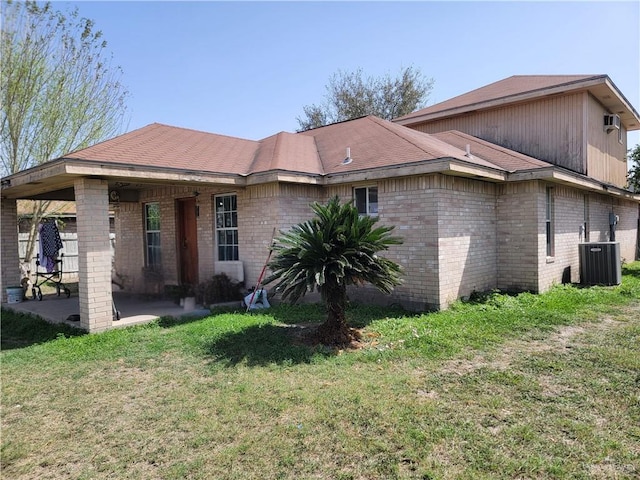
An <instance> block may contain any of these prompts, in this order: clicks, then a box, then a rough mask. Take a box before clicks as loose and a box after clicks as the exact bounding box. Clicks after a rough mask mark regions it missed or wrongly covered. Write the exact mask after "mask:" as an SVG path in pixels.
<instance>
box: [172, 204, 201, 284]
mask: <svg viewBox="0 0 640 480" xmlns="http://www.w3.org/2000/svg"><path fill="white" fill-rule="evenodd" d="M177 215H178V218H177V227H178V228H177V234H178V238H177V241H178V272H179V274H180V283H181V284H190V285H195V284H197V283H198V229H197V219H196V199H195V198H193V197H192V198H180V199H178V202H177Z"/></svg>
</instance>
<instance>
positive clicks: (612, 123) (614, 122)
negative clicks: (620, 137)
mask: <svg viewBox="0 0 640 480" xmlns="http://www.w3.org/2000/svg"><path fill="white" fill-rule="evenodd" d="M604 130H605V132H607V133H609V132H613V131H614V130H620V115H605V116H604Z"/></svg>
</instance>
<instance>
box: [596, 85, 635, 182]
mask: <svg viewBox="0 0 640 480" xmlns="http://www.w3.org/2000/svg"><path fill="white" fill-rule="evenodd" d="M587 112H588V113H587V119H588V121H587V175H589V176H590V177H593V178H596V179H598V180H602V181H603V182H606V183H611V184H612V185H615V186H617V187H621V188H624V186H625V185H626V183H627V162H626V157H625V155H626V152H627V132H626V130H625V129H624V127H622V143H620V141H619V140H618V132H617V131H615V130H614V131H612V132H610V133H607V132H605V130H604V115H605V114H609V113H611V112H609V111H607V110H605V108H604V107H603V106H602V105H600V103H599V102H598V101H597V100H596V99H595V98H593V97H591V96H589V97H588V100H587Z"/></svg>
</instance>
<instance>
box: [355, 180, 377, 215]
mask: <svg viewBox="0 0 640 480" xmlns="http://www.w3.org/2000/svg"><path fill="white" fill-rule="evenodd" d="M353 196H354V197H355V200H356V208H357V209H358V213H359V214H360V215H371V216H375V215H378V187H362V188H354V189H353Z"/></svg>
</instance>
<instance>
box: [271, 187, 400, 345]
mask: <svg viewBox="0 0 640 480" xmlns="http://www.w3.org/2000/svg"><path fill="white" fill-rule="evenodd" d="M311 208H312V209H313V212H314V213H315V217H314V218H313V219H311V220H308V221H306V222H303V223H300V224H298V225H295V226H294V227H292V228H291V230H290V231H288V232H286V233H282V234H281V236H280V237H278V238H277V239H276V240H275V242H274V247H273V248H274V253H275V256H274V258H273V260H271V261H270V262H269V268H270V270H271V272H272V273H271V275H270V276H269V277H268V278H267V279H266V280H265V283H270V282H273V281H276V282H277V283H276V284H275V290H276V291H277V292H279V293H280V294H281V295H282V298H283V299H285V300H286V299H288V300H290V301H292V302H294V303H295V302H296V301H297V300H299V299H300V298H301V297H303V296H304V295H305V294H307V293H308V292H312V291H313V290H315V289H317V290H318V291H319V292H320V294H321V295H322V299H323V300H324V302H325V304H326V306H327V320H326V322H325V323H324V324H322V325H321V326H320V327H319V328H318V339H319V341H320V342H322V343H324V344H330V345H341V344H348V343H350V342H351V341H352V340H353V339H354V334H353V333H352V331H351V329H349V327H348V326H347V322H346V318H345V308H346V304H347V286H349V285H362V284H365V283H370V284H372V285H374V286H375V287H376V288H378V289H379V290H380V291H382V292H384V293H390V292H391V291H392V290H393V288H394V287H395V286H396V285H399V284H400V283H401V279H400V275H401V273H402V269H401V267H400V265H398V264H397V263H395V262H393V261H391V260H388V259H386V258H384V257H380V256H378V255H377V252H379V251H381V250H387V249H388V248H389V246H391V245H397V244H400V243H402V240H401V239H400V238H399V237H394V236H391V234H390V232H391V231H392V230H393V228H394V227H389V226H376V225H375V224H376V222H377V221H378V219H377V218H374V217H369V216H360V215H358V211H357V209H356V208H355V207H354V206H353V205H352V204H351V203H345V204H341V203H340V200H339V199H338V197H334V198H332V199H331V200H329V202H328V203H327V204H326V205H322V204H319V203H314V204H313V205H312V206H311Z"/></svg>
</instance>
